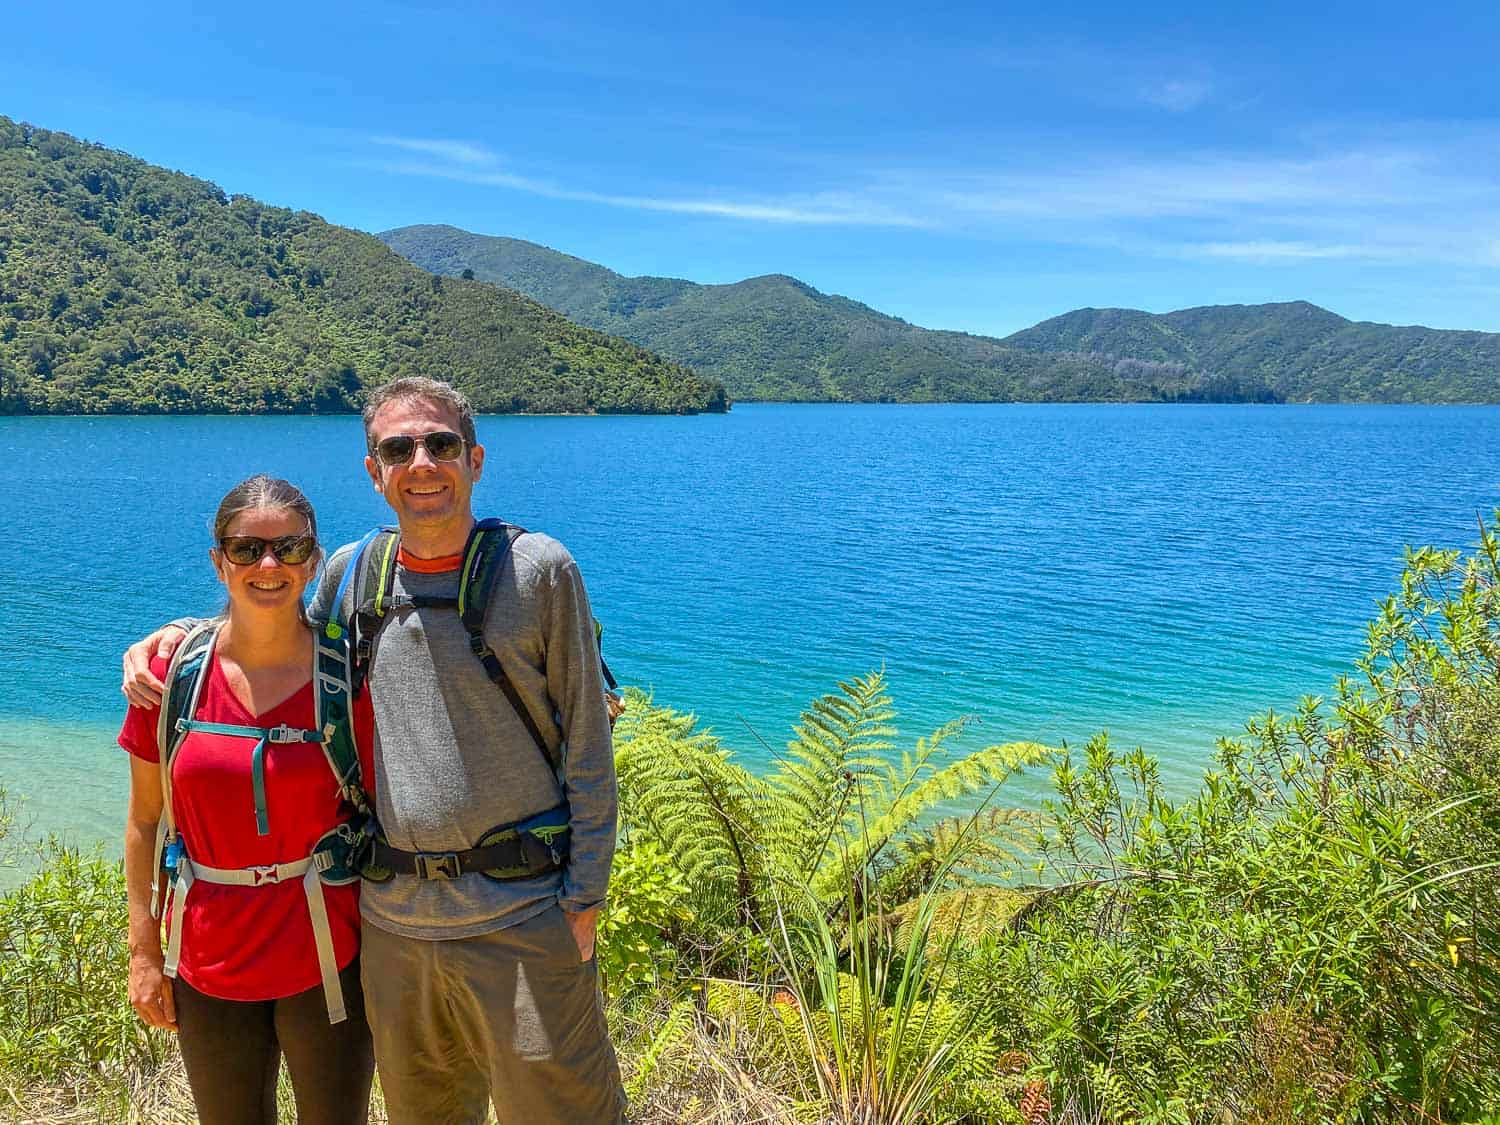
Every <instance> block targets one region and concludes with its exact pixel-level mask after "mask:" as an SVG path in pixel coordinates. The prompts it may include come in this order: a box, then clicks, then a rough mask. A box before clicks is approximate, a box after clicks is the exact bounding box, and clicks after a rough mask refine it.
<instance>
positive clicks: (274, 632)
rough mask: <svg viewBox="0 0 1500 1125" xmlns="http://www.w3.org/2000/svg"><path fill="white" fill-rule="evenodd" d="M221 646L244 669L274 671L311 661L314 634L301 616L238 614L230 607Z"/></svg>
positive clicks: (222, 632) (220, 650)
mask: <svg viewBox="0 0 1500 1125" xmlns="http://www.w3.org/2000/svg"><path fill="white" fill-rule="evenodd" d="M217 647H218V650H219V654H220V655H221V656H228V657H230V658H231V659H232V660H233V661H234V662H235V663H236V664H238V665H239V666H240V667H241V668H245V669H254V668H274V667H278V666H284V665H287V664H294V663H302V662H305V661H306V660H308V659H310V657H309V650H310V649H311V647H312V632H311V630H309V629H308V627H307V624H306V622H304V621H303V620H302V616H301V614H297V615H295V616H293V615H288V614H285V613H275V614H260V613H254V612H238V613H237V612H236V611H235V609H234V607H233V606H230V609H229V617H228V618H227V619H226V620H225V622H224V627H223V628H222V629H220V630H219V639H218V643H217Z"/></svg>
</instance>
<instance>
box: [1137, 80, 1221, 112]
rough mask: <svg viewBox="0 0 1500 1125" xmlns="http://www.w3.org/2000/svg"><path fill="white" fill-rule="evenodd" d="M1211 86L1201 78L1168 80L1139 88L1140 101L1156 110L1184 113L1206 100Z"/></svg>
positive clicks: (1211, 88)
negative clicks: (1154, 107)
mask: <svg viewBox="0 0 1500 1125" xmlns="http://www.w3.org/2000/svg"><path fill="white" fill-rule="evenodd" d="M1212 90H1213V84H1212V83H1210V82H1208V81H1206V80H1205V79H1202V78H1169V79H1167V80H1166V81H1164V82H1154V83H1150V84H1148V85H1146V86H1143V87H1142V88H1141V100H1142V101H1143V102H1145V103H1146V104H1147V105H1154V106H1156V107H1157V108H1158V109H1169V110H1171V111H1172V112H1173V113H1186V112H1187V111H1188V110H1190V109H1197V108H1198V107H1199V106H1200V105H1202V104H1203V103H1204V102H1206V101H1207V100H1208V95H1209V93H1210V92H1211V91H1212Z"/></svg>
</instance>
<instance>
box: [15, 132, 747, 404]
mask: <svg viewBox="0 0 1500 1125" xmlns="http://www.w3.org/2000/svg"><path fill="white" fill-rule="evenodd" d="M398 375H429V376H433V377H438V378H444V379H448V380H450V381H452V382H453V383H455V384H456V385H458V386H459V387H461V388H463V389H464V390H465V391H466V392H467V393H468V394H469V396H470V397H471V398H472V399H473V401H474V405H475V407H476V409H479V410H482V411H486V412H515V411H531V412H548V413H625V412H630V413H692V412H697V411H705V410H707V411H712V410H724V409H726V406H727V403H726V399H725V395H724V389H723V387H722V386H721V385H719V384H718V383H716V382H714V381H713V380H711V379H706V378H703V377H702V376H700V375H698V374H697V373H695V372H693V371H691V370H689V369H688V368H686V367H683V366H682V365H680V364H678V363H674V362H671V361H668V360H665V359H663V358H661V357H660V356H658V355H654V354H652V353H651V352H649V351H647V350H645V349H643V348H641V347H639V346H638V345H635V344H631V343H628V342H626V341H624V340H619V339H614V338H611V337H609V336H607V335H606V334H604V333H602V332H599V331H597V330H594V329H590V328H585V327H580V326H578V325H576V324H572V323H569V322H568V321H567V320H566V319H564V317H563V316H561V315H559V314H558V313H556V312H554V311H553V310H551V309H549V308H546V307H545V306H543V305H542V304H540V303H538V302H536V301H534V300H531V299H529V298H527V297H524V296H522V295H520V294H518V293H515V292H512V291H510V290H507V289H502V288H499V287H497V286H494V285H490V284H486V283H482V282H469V281H462V280H453V281H450V280H446V279H444V278H440V277H435V276H433V275H432V274H431V273H429V272H427V271H425V270H421V269H419V268H417V267H416V266H414V265H412V264H410V263H408V262H407V261H405V260H404V259H402V258H401V257H399V256H398V255H397V254H395V253H393V252H392V251H391V250H389V249H388V248H387V247H386V246H384V245H383V244H382V243H381V242H380V241H379V240H377V239H376V238H374V237H372V236H370V235H368V234H364V233H361V232H359V231H353V230H348V229H346V228H343V227H337V226H333V225H332V224H329V223H326V222H324V221H323V220H322V219H320V218H318V217H317V216H316V215H312V214H310V213H308V212H306V211H296V212H294V211H289V210H286V209H284V208H279V207H270V206H267V205H264V204H261V203H258V202H256V201H255V200H253V199H250V198H248V197H246V196H226V195H225V193H224V192H223V191H222V190H220V189H219V188H218V187H216V186H215V185H213V184H211V183H208V182H207V181H204V180H199V179H195V178H193V177H191V176H186V175H183V174H181V173H178V172H172V171H168V170H167V169H164V168H159V167H156V166H154V165H151V164H147V163H146V162H144V161H142V160H139V159H136V158H135V157H132V156H129V155H127V154H125V153H121V152H116V151H113V150H110V149H106V148H103V147H101V146H98V145H93V144H88V143H85V142H83V141H79V140H77V139H76V138H73V137H71V136H68V135H67V134H64V133H56V132H50V131H48V130H45V129H39V128H35V127H33V126H31V125H26V124H22V123H18V122H15V121H12V120H11V119H9V118H6V117H0V414H24V413H61V414H92V413H263V412H273V413H274V412H283V413H339V412H348V411H351V410H355V409H357V408H358V404H359V402H360V394H361V391H362V389H363V388H364V387H366V386H368V385H372V384H374V383H379V382H383V381H384V380H386V379H388V378H392V377H395V376H398Z"/></svg>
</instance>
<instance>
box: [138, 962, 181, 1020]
mask: <svg viewBox="0 0 1500 1125" xmlns="http://www.w3.org/2000/svg"><path fill="white" fill-rule="evenodd" d="M130 1006H131V1007H132V1008H134V1009H135V1014H136V1015H138V1016H140V1017H141V1019H142V1020H143V1021H144V1022H145V1024H146V1026H147V1027H164V1028H167V1029H168V1030H169V1031H176V1030H177V1005H176V1003H175V1002H174V1001H173V999H172V982H171V980H169V979H168V978H167V976H166V974H165V973H163V972H162V956H161V951H160V950H158V951H157V953H156V956H155V957H152V956H151V954H150V953H149V952H147V951H141V952H137V953H132V954H131V955H130Z"/></svg>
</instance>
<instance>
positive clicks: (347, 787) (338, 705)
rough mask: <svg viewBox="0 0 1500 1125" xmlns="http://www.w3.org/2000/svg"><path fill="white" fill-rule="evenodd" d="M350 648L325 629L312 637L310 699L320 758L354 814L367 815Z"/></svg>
mask: <svg viewBox="0 0 1500 1125" xmlns="http://www.w3.org/2000/svg"><path fill="white" fill-rule="evenodd" d="M353 664H354V660H353V647H352V645H351V644H350V638H349V635H348V634H347V633H341V634H340V635H339V636H337V637H330V636H329V635H328V633H327V631H326V630H318V631H317V632H315V633H314V634H313V687H314V690H313V700H314V706H315V707H316V713H315V720H314V721H315V723H316V725H317V728H318V730H319V731H321V732H322V734H323V742H322V747H323V756H324V757H325V758H326V759H327V760H328V768H329V769H330V770H332V771H333V778H334V782H335V783H336V784H337V785H338V787H339V795H340V796H341V797H343V799H344V800H346V801H348V802H349V804H350V805H352V806H353V807H354V808H355V810H356V811H358V812H361V813H369V811H370V799H369V795H368V794H367V793H366V791H365V787H364V777H363V774H362V772H361V770H360V765H359V751H358V749H357V747H356V745H355V742H354V715H353V712H354V704H353V700H354V668H353Z"/></svg>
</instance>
